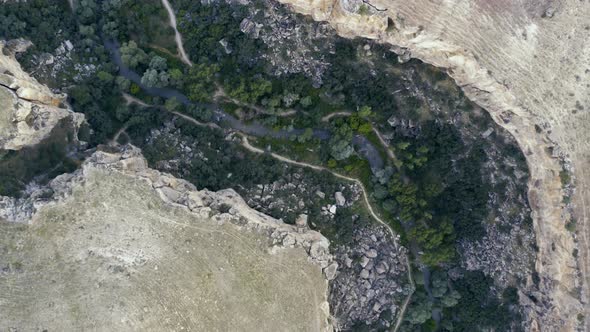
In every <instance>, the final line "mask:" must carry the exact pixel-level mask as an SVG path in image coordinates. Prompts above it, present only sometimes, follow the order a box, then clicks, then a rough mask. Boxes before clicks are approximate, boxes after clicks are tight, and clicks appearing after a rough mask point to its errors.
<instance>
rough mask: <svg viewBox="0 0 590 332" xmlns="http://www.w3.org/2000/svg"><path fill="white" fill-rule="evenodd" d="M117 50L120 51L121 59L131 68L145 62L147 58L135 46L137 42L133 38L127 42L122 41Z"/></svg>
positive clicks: (135, 67)
mask: <svg viewBox="0 0 590 332" xmlns="http://www.w3.org/2000/svg"><path fill="white" fill-rule="evenodd" d="M119 51H120V52H121V61H123V63H124V64H125V65H126V66H127V67H129V68H131V69H137V67H138V66H140V65H142V64H145V63H146V62H147V60H148V55H147V54H146V53H145V52H144V51H143V50H142V49H141V48H139V47H137V43H135V42H134V41H133V40H132V41H130V42H129V43H123V45H122V46H121V47H120V48H119Z"/></svg>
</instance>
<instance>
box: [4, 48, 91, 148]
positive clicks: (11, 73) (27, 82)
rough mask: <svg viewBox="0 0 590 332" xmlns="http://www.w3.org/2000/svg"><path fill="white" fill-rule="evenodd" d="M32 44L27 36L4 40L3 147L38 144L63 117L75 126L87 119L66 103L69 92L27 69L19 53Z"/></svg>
mask: <svg viewBox="0 0 590 332" xmlns="http://www.w3.org/2000/svg"><path fill="white" fill-rule="evenodd" d="M29 46H30V42H27V41H24V40H11V41H7V42H6V41H0V51H1V52H0V105H2V109H1V110H0V150H20V149H22V148H23V147H26V146H33V145H35V144H38V143H39V142H41V141H43V140H44V139H45V138H47V137H48V136H49V135H50V134H51V131H52V130H53V128H54V127H56V126H57V125H58V124H59V123H60V122H62V121H68V122H70V123H71V124H72V128H74V130H77V129H78V128H79V127H80V125H81V124H82V123H83V122H84V116H83V115H82V114H80V113H75V112H72V110H71V109H70V108H69V107H68V106H67V105H66V102H65V96H63V95H58V94H55V93H53V92H51V90H49V88H48V87H47V86H45V85H42V84H40V83H39V82H37V80H35V79H34V78H33V77H31V76H30V75H29V74H28V73H26V72H25V71H23V69H22V68H21V66H20V64H19V63H18V61H17V60H16V59H15V54H16V53H19V52H23V51H25V50H26V49H27V47H29ZM76 136H77V135H73V137H76Z"/></svg>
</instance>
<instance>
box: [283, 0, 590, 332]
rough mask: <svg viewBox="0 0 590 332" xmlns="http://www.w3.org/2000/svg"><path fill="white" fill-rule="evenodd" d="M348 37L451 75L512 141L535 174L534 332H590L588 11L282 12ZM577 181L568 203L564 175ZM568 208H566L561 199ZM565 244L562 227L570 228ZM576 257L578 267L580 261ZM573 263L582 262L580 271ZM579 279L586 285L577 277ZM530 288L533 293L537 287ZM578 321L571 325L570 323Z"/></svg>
mask: <svg viewBox="0 0 590 332" xmlns="http://www.w3.org/2000/svg"><path fill="white" fill-rule="evenodd" d="M280 2H282V3H285V4H288V5H290V6H291V7H292V8H293V10H295V11H297V12H300V13H303V14H308V15H311V16H312V17H313V18H314V19H315V20H319V21H327V22H329V23H330V24H331V25H332V26H333V27H334V28H335V29H336V30H337V31H338V33H339V34H341V35H342V36H345V37H350V38H352V37H365V38H369V39H374V40H377V41H379V42H382V43H386V44H389V45H391V46H392V50H394V51H395V52H396V53H398V54H400V59H402V60H407V59H410V58H418V59H420V60H422V61H425V62H427V63H430V64H433V65H435V66H437V67H441V68H445V69H446V70H447V72H448V74H449V75H450V76H451V77H453V78H454V79H455V81H456V82H457V84H458V85H459V86H461V87H462V89H463V90H464V92H465V93H466V95H467V96H468V97H469V98H470V99H472V100H474V101H475V102H476V103H478V104H479V105H481V106H483V107H484V108H485V109H486V110H487V111H489V113H490V114H491V116H492V118H493V119H494V120H495V121H496V122H497V123H498V124H499V125H501V126H502V127H504V128H506V129H507V130H508V131H509V132H510V133H511V134H512V135H513V136H514V137H515V138H516V140H517V141H518V144H519V145H520V147H521V149H522V150H523V152H524V153H525V155H526V157H527V163H528V166H529V169H530V174H531V176H530V181H529V201H530V204H531V207H532V209H533V213H532V217H533V221H534V226H535V232H536V236H537V242H538V243H537V244H538V248H539V251H538V256H537V262H536V270H537V272H538V273H539V276H540V280H538V282H539V289H540V293H539V294H538V296H535V297H534V298H531V297H527V296H523V295H522V294H521V302H522V303H523V304H525V305H527V306H528V307H529V312H528V316H529V317H528V322H527V324H528V326H529V327H530V329H532V330H539V329H542V330H552V331H553V330H574V329H576V327H581V326H582V325H580V324H584V326H586V327H588V326H589V325H588V322H583V320H584V313H585V312H587V311H588V308H587V306H585V305H583V303H585V302H587V301H583V298H584V297H586V296H587V295H588V277H589V270H588V254H589V249H588V242H587V238H588V235H589V233H590V226H589V225H588V223H589V221H588V218H587V216H586V215H587V210H586V208H585V206H587V205H588V203H590V192H588V189H587V183H588V181H590V178H589V177H588V176H587V175H586V174H585V169H586V168H587V167H588V166H589V164H590V147H589V146H588V142H589V141H590V140H589V138H590V131H589V130H588V129H589V128H588V123H590V122H589V114H590V113H589V112H588V109H590V100H589V98H590V93H589V91H590V38H588V35H589V34H590V4H589V3H588V2H587V1H576V0H564V1H550V0H543V1H531V0H517V1H508V0H501V1H486V0H470V1H460V0H445V1H442V0H435V1H432V0H416V1H403V0H372V1H360V0H358V1H357V0H335V1H334V0H280ZM564 172H566V173H567V172H573V178H574V184H575V186H576V190H575V194H574V195H573V197H572V201H571V203H569V204H565V203H564V202H568V201H569V198H568V197H569V196H568V195H569V194H571V188H570V192H566V191H564V187H566V185H567V184H565V183H562V182H564V181H561V180H560V174H562V176H561V177H562V178H564ZM564 198H565V199H564ZM575 220H577V225H578V230H577V232H576V233H572V232H570V231H568V230H566V228H565V225H566V224H568V223H575ZM576 256H577V257H576ZM576 258H578V259H576ZM580 272H581V274H580ZM532 279H535V278H529V283H531V282H535V280H532ZM576 316H577V317H578V319H572V317H576Z"/></svg>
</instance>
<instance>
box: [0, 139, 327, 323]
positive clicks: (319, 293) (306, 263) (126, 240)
mask: <svg viewBox="0 0 590 332" xmlns="http://www.w3.org/2000/svg"><path fill="white" fill-rule="evenodd" d="M44 190H46V191H49V192H51V194H50V195H45V196H44V198H41V197H40V196H36V198H35V199H34V200H35V206H34V211H32V213H31V218H30V219H29V220H20V221H21V223H14V222H9V221H0V237H1V238H2V241H0V252H1V253H2V254H1V255H0V257H1V258H0V267H1V270H0V290H1V291H0V294H1V295H0V316H2V317H4V319H2V320H1V322H0V329H2V330H10V329H16V330H31V329H39V330H44V329H49V330H63V329H66V330H69V329H85V328H90V329H98V330H112V329H134V330H139V329H175V330H183V329H187V330H191V329H205V330H217V329H222V330H226V329H230V330H231V329H240V330H259V329H260V328H262V329H265V330H277V329H278V330H314V331H319V330H329V329H331V326H330V324H329V323H328V321H327V319H328V315H329V309H328V303H327V302H326V300H327V281H326V279H331V278H333V277H334V275H335V273H336V270H337V267H338V266H337V264H336V263H334V262H333V261H332V257H331V255H330V254H329V252H328V245H329V243H328V241H327V240H326V238H324V237H323V236H321V235H320V234H319V233H317V232H314V231H311V230H309V229H308V228H307V227H306V226H305V225H299V226H291V225H287V224H284V223H282V222H281V221H278V220H276V219H273V218H271V217H268V216H266V215H263V214H261V213H259V212H257V211H255V210H252V209H251V208H249V207H248V206H247V205H246V203H245V202H244V201H243V200H242V199H241V198H240V197H239V196H238V195H237V194H236V192H234V191H233V190H223V191H220V192H210V191H207V190H202V191H196V189H195V187H194V186H193V185H192V184H190V183H188V182H186V181H183V180H179V179H176V178H174V177H172V176H170V175H168V174H165V173H160V172H158V171H155V170H152V169H149V168H148V167H147V162H146V160H145V159H144V158H143V157H142V155H141V153H140V152H139V150H138V149H137V148H135V147H133V146H124V147H122V149H121V150H120V151H119V150H118V149H112V148H109V149H102V150H100V151H97V152H96V153H94V154H93V155H92V156H91V157H89V158H88V159H87V160H86V161H85V162H84V164H83V165H82V166H81V168H80V169H79V170H77V171H76V172H74V173H70V174H64V175H61V176H59V177H57V178H56V179H54V180H53V181H51V182H50V184H49V185H48V187H47V188H45V189H44ZM33 196H34V195H33ZM322 270H323V272H324V274H323V276H322ZM48 278H49V279H48ZM48 280H49V281H50V282H47V281H48ZM90 290H92V291H90ZM33 313H34V314H33ZM56 316H58V317H60V319H59V320H55V317H56ZM261 324H262V325H261Z"/></svg>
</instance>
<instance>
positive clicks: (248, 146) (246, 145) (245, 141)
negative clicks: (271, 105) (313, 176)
mask: <svg viewBox="0 0 590 332" xmlns="http://www.w3.org/2000/svg"><path fill="white" fill-rule="evenodd" d="M238 134H239V135H240V136H241V137H242V146H243V147H244V148H246V149H247V150H248V151H250V152H254V153H258V154H264V153H266V152H265V151H264V150H262V149H260V148H257V147H255V146H253V145H252V144H250V142H249V141H248V137H247V136H246V135H244V134H242V133H238ZM269 154H270V156H271V157H273V158H275V159H277V160H279V161H282V162H285V163H287V164H291V165H296V166H300V167H306V168H311V169H313V170H316V171H326V172H329V173H330V174H332V175H333V176H335V177H337V178H340V179H344V180H346V181H350V182H354V183H355V184H357V185H358V186H359V187H360V188H361V190H362V192H363V201H364V203H365V206H366V207H367V210H368V211H369V213H370V214H371V216H372V217H373V219H375V220H376V221H377V222H378V223H380V224H381V225H383V226H384V227H385V228H386V229H387V231H388V232H389V234H390V235H391V237H392V239H394V241H395V237H396V233H395V232H394V231H393V229H392V228H391V226H389V225H388V224H387V223H386V222H385V221H383V220H382V219H381V218H380V217H379V216H378V215H377V213H375V211H374V210H373V207H372V206H371V203H370V201H369V195H368V194H367V192H368V191H367V189H366V188H365V185H364V184H363V183H362V182H361V181H360V180H358V179H355V178H351V177H348V176H346V175H342V174H340V173H337V172H334V171H332V170H331V169H328V168H326V167H323V166H318V165H313V164H309V163H306V162H301V161H295V160H293V159H289V158H287V157H284V156H281V155H279V154H276V153H274V152H271V153H269ZM406 268H407V269H408V281H409V282H410V285H411V286H412V289H414V288H415V285H414V279H413V278H412V266H411V265H410V260H409V258H408V257H407V256H406ZM412 295H413V291H412V293H410V294H408V296H407V297H406V299H405V300H404V302H403V304H402V306H401V308H400V314H399V315H398V319H397V321H396V323H395V326H394V328H393V329H392V331H393V332H396V331H397V330H398V329H399V327H400V325H401V323H402V322H403V319H404V315H405V312H406V309H407V308H408V304H409V303H410V301H411V299H412Z"/></svg>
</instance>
